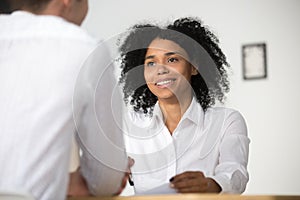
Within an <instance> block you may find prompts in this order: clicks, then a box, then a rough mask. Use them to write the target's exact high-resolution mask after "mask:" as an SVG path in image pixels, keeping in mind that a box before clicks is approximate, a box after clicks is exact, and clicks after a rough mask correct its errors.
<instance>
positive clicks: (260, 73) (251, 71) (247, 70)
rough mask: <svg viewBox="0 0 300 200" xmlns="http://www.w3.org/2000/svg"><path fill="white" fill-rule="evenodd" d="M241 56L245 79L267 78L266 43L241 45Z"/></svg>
mask: <svg viewBox="0 0 300 200" xmlns="http://www.w3.org/2000/svg"><path fill="white" fill-rule="evenodd" d="M242 57H243V78H244V79H245V80H251V79H265V78H267V50H266V43H254V44H245V45H242Z"/></svg>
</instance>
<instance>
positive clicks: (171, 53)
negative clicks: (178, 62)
mask: <svg viewBox="0 0 300 200" xmlns="http://www.w3.org/2000/svg"><path fill="white" fill-rule="evenodd" d="M175 54H178V55H181V54H180V53H179V52H176V51H171V52H167V53H165V54H164V55H165V56H172V55H175ZM153 58H155V55H150V56H147V57H146V58H145V60H147V59H153Z"/></svg>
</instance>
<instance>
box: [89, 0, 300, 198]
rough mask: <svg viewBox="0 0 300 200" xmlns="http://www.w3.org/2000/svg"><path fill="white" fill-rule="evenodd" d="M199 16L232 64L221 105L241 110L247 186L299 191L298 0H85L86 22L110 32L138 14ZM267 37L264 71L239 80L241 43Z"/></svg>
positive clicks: (93, 29) (255, 190) (95, 30)
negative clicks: (256, 77)
mask: <svg viewBox="0 0 300 200" xmlns="http://www.w3.org/2000/svg"><path fill="white" fill-rule="evenodd" d="M182 16H198V17H200V18H202V20H203V21H204V23H205V24H207V25H208V26H209V27H210V28H211V29H212V30H213V31H214V32H215V33H216V34H217V35H218V36H219V39H220V43H221V47H222V49H223V51H224V52H225V54H226V55H227V57H228V61H229V63H230V64H231V66H232V71H233V72H232V76H231V92H230V93H229V95H228V101H227V106H230V107H233V108H236V109H238V110H239V111H240V112H241V113H242V114H243V115H244V117H245V118H246V121H247V124H248V129H249V137H250V138H251V144H250V157H249V172H250V181H249V184H248V187H247V190H246V192H245V194H298V195H299V194H300V156H299V155H298V154H299V153H300V131H299V128H298V126H300V117H299V116H298V115H299V114H300V106H299V102H300V90H299V86H300V78H299V76H300V62H299V59H300V22H299V20H300V1H299V0H251V1H250V0H249V1H246V0H226V1H224V0H184V1H179V0H152V1H143V0H127V1H125V0H107V1H101V0H90V12H89V15H88V17H87V19H86V21H85V22H84V25H83V26H84V27H85V28H86V29H87V30H88V31H89V32H90V33H92V34H93V35H95V36H96V37H102V38H104V39H109V38H111V37H112V36H114V35H116V34H119V33H122V32H123V31H125V30H126V28H128V27H129V26H131V25H133V24H135V23H137V22H142V21H143V20H148V19H149V20H154V21H166V20H173V19H175V18H177V17H182ZM256 42H266V44H267V57H268V58H267V59H268V78H267V79H264V80H255V81H244V80H243V78H242V72H241V70H242V66H241V45H242V44H247V43H256Z"/></svg>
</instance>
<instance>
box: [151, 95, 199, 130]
mask: <svg viewBox="0 0 300 200" xmlns="http://www.w3.org/2000/svg"><path fill="white" fill-rule="evenodd" d="M185 119H188V120H190V121H191V122H193V123H195V124H196V125H199V126H201V127H203V123H204V111H203V109H202V107H201V105H200V103H199V102H198V101H197V99H196V98H195V97H193V98H192V102H191V104H190V106H189V107H188V109H187V110H186V111H185V113H184V114H183V116H182V118H181V120H180V121H183V120H185ZM153 120H157V121H160V122H163V114H162V112H161V109H160V107H159V104H158V101H157V102H156V104H155V106H154V109H153Z"/></svg>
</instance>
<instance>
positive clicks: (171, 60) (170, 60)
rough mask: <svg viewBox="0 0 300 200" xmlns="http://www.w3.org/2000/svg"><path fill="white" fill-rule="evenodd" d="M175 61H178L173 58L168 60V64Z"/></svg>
mask: <svg viewBox="0 0 300 200" xmlns="http://www.w3.org/2000/svg"><path fill="white" fill-rule="evenodd" d="M177 61H178V59H177V58H174V57H172V58H169V59H168V62H171V63H173V62H177Z"/></svg>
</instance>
